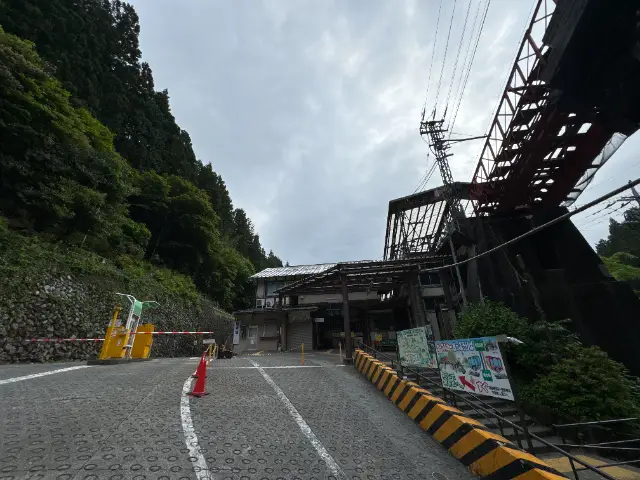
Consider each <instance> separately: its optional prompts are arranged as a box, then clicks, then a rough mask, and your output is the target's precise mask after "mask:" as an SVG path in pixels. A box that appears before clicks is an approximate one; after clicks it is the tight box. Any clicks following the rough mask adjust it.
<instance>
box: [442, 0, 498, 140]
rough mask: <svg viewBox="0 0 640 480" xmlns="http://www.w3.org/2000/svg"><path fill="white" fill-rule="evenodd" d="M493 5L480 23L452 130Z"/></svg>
mask: <svg viewBox="0 0 640 480" xmlns="http://www.w3.org/2000/svg"><path fill="white" fill-rule="evenodd" d="M490 5H491V0H488V1H487V6H486V7H485V9H484V14H483V15H482V22H481V23H480V30H478V36H477V38H476V43H475V45H474V47H473V52H472V54H471V60H470V61H469V67H468V68H467V72H466V76H465V79H464V82H463V84H462V90H461V91H460V96H459V97H458V103H457V105H456V107H455V111H454V113H453V120H452V122H451V129H452V130H453V127H454V126H455V124H456V119H457V118H458V111H459V109H460V104H461V103H462V98H463V97H464V91H465V90H466V88H467V82H468V81H469V76H470V74H471V68H472V67H473V61H474V60H475V58H476V51H477V50H478V45H479V44H480V37H481V36H482V31H483V30H484V23H485V21H486V20H487V13H489V6H490Z"/></svg>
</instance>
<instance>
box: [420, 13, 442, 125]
mask: <svg viewBox="0 0 640 480" xmlns="http://www.w3.org/2000/svg"><path fill="white" fill-rule="evenodd" d="M441 10H442V0H440V1H439V2H438V19H437V20H436V33H435V37H434V40H433V50H432V51H431V64H430V65H429V77H428V78H427V91H426V93H425V95H424V104H423V105H422V121H424V115H425V111H426V109H427V98H428V97H429V89H430V88H431V72H432V71H433V60H434V59H435V56H436V47H437V46H438V28H439V27H440V11H441Z"/></svg>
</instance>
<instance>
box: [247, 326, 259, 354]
mask: <svg viewBox="0 0 640 480" xmlns="http://www.w3.org/2000/svg"><path fill="white" fill-rule="evenodd" d="M257 349H258V326H257V325H252V326H250V327H249V346H248V347H247V350H257Z"/></svg>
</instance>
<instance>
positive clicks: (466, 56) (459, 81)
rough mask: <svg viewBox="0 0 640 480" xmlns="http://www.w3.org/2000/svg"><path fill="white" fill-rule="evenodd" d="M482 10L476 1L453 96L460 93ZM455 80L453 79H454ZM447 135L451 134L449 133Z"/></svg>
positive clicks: (455, 97) (480, 3)
mask: <svg viewBox="0 0 640 480" xmlns="http://www.w3.org/2000/svg"><path fill="white" fill-rule="evenodd" d="M481 10H482V2H481V1H480V2H478V8H477V9H476V12H475V14H474V15H473V25H472V26H471V33H470V34H469V41H468V43H467V48H466V49H465V52H464V58H463V60H462V71H461V72H460V75H459V76H458V79H457V81H456V82H455V83H456V87H455V90H454V95H453V98H454V99H457V98H458V96H459V95H461V93H460V87H461V86H462V81H463V79H464V76H465V72H466V71H467V67H468V65H467V60H468V59H469V52H470V51H471V45H472V44H473V40H474V38H475V35H476V26H477V25H478V19H479V18H480V12H481ZM454 81H455V80H454ZM456 103H457V100H454V105H455V104H456ZM449 136H451V133H450V134H449Z"/></svg>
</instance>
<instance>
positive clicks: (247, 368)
mask: <svg viewBox="0 0 640 480" xmlns="http://www.w3.org/2000/svg"><path fill="white" fill-rule="evenodd" d="M329 367H344V365H279V366H271V367H216V370H236V369H245V370H256V369H258V368H263V369H269V368H329Z"/></svg>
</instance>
